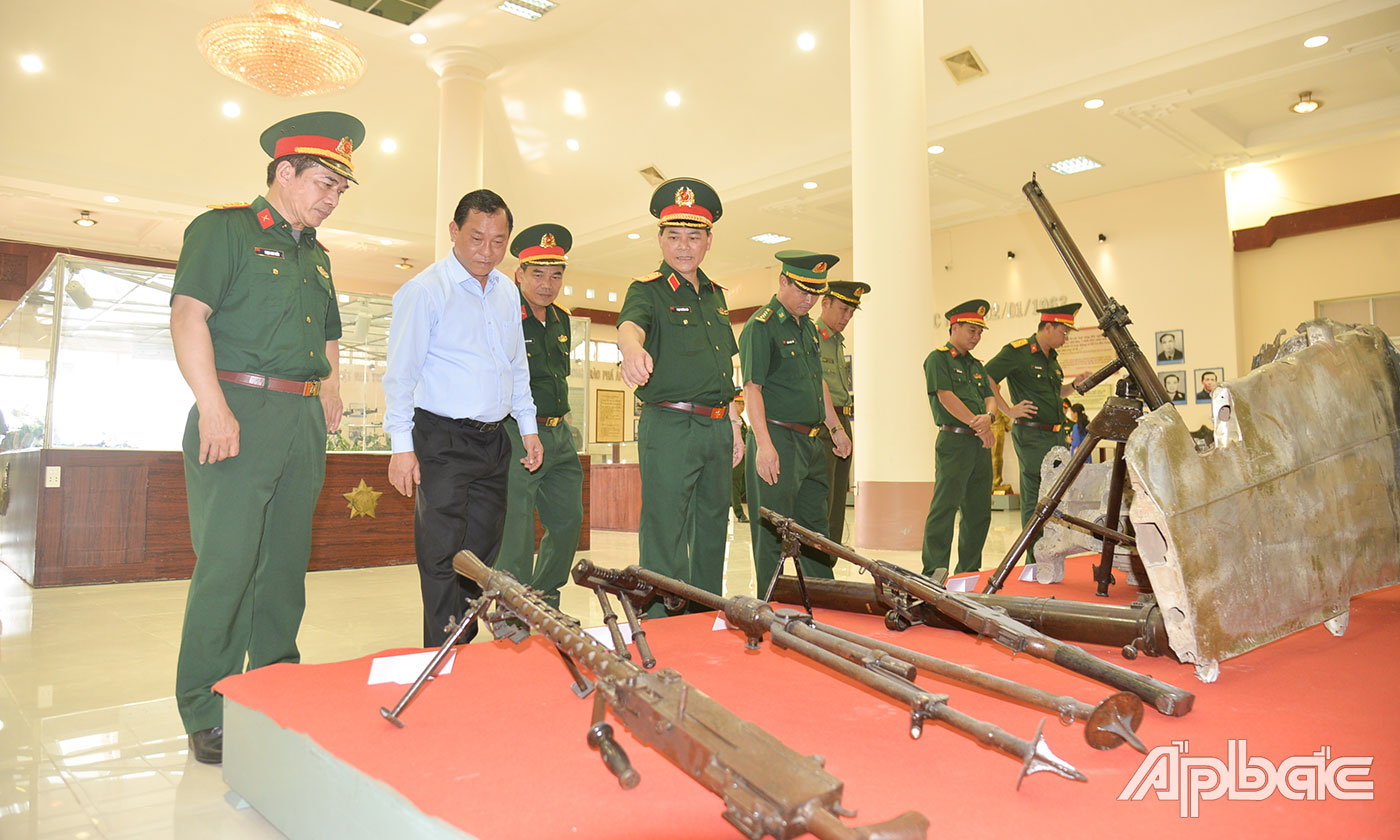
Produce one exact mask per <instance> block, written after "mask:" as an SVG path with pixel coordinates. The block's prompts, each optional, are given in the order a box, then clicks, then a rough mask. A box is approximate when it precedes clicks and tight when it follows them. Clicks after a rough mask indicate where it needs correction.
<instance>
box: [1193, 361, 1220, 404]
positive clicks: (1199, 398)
mask: <svg viewBox="0 0 1400 840" xmlns="http://www.w3.org/2000/svg"><path fill="white" fill-rule="evenodd" d="M1224 381H1225V368H1223V367H1212V368H1196V369H1195V370H1194V371H1192V373H1191V382H1192V385H1191V387H1192V389H1193V390H1194V391H1195V392H1196V402H1198V403H1208V402H1210V398H1211V393H1212V392H1213V391H1214V390H1215V386H1216V385H1219V384H1220V383H1221V382H1224Z"/></svg>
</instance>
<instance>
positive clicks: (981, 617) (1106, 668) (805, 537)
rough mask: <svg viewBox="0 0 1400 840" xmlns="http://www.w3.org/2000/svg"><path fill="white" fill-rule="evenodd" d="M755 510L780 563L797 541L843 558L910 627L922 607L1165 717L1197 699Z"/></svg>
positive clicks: (914, 574) (1186, 709) (1184, 709)
mask: <svg viewBox="0 0 1400 840" xmlns="http://www.w3.org/2000/svg"><path fill="white" fill-rule="evenodd" d="M758 512H759V514H760V515H761V516H763V517H764V518H765V519H767V520H768V521H769V522H771V523H773V526H774V527H775V528H777V529H778V535H779V537H781V538H782V544H783V546H784V549H783V550H784V552H785V553H784V556H783V561H784V562H785V561H786V560H787V559H788V558H789V557H791V558H792V559H793V562H794V564H796V551H795V549H790V548H789V547H788V546H790V545H794V544H801V543H805V544H806V545H809V546H811V547H813V548H815V549H817V550H818V551H824V552H826V553H827V554H829V555H831V556H832V557H840V558H842V559H844V560H847V561H849V562H851V563H853V564H855V565H856V566H859V567H860V568H862V569H864V570H865V571H867V572H869V573H870V576H871V577H872V578H874V579H875V584H876V591H877V592H878V593H879V598H880V600H881V601H882V602H884V603H886V604H889V605H890V606H891V608H892V609H893V610H895V611H896V612H897V613H899V615H901V616H902V617H904V619H905V620H907V621H909V622H910V623H911V624H912V623H914V622H915V620H916V618H917V616H916V615H915V614H914V610H913V609H911V607H912V605H914V604H919V603H921V604H926V605H928V606H930V607H932V608H933V609H935V610H937V611H938V612H939V614H941V615H943V616H944V617H946V618H948V619H949V620H951V621H953V622H954V623H955V624H957V625H959V626H961V627H965V628H967V629H968V630H971V631H972V632H974V633H976V634H977V635H978V636H985V637H987V638H990V639H991V640H992V641H994V642H996V643H997V644H999V645H1001V646H1003V647H1005V648H1008V649H1010V650H1011V651H1012V652H1013V653H1020V652H1022V651H1024V652H1026V653H1029V654H1030V655H1031V656H1034V657H1036V658H1037V659H1044V660H1046V661H1049V662H1054V663H1056V664H1058V665H1062V666H1064V667H1065V668H1068V669H1070V670H1071V671H1074V672H1075V673H1078V674H1082V675H1084V676H1086V677H1089V678H1090V679H1094V680H1098V681H1099V682H1101V683H1104V684H1105V685H1109V686H1112V687H1113V688H1116V689H1119V690H1120V691H1130V692H1132V693H1133V694H1136V695H1137V696H1138V697H1140V698H1142V700H1143V702H1145V703H1148V704H1150V705H1151V706H1152V707H1153V708H1155V709H1156V710H1157V711H1159V712H1161V713H1162V714H1164V715H1173V716H1180V715H1184V714H1186V713H1187V712H1189V711H1191V705H1192V704H1193V703H1194V702H1195V700H1196V696H1195V695H1194V694H1192V693H1191V692H1189V691H1184V690H1182V689H1180V688H1177V687H1175V686H1172V685H1167V684H1166V683H1163V682H1159V681H1157V680H1154V679H1152V678H1151V677H1146V676H1143V675H1142V674H1138V673H1135V672H1133V671H1129V670H1128V669H1127V668H1124V667H1122V666H1120V665H1115V664H1113V663H1111V662H1106V661H1104V660H1102V659H1100V658H1098V657H1097V656H1094V655H1092V654H1090V653H1089V652H1088V651H1086V650H1084V649H1083V648H1081V647H1079V646H1077V645H1072V644H1069V643H1068V642H1062V641H1060V640H1058V639H1052V638H1050V637H1049V636H1047V635H1045V634H1044V633H1041V632H1039V631H1037V630H1035V629H1033V628H1031V627H1028V626H1027V625H1025V624H1022V623H1021V622H1019V621H1016V620H1014V619H1012V618H1011V617H1009V616H1008V615H1007V614H1006V612H1005V611H1004V610H1000V609H997V608H995V607H991V606H988V605H987V604H985V603H981V602H979V601H976V600H974V599H972V598H969V597H968V596H967V595H965V594H963V593H961V592H951V591H949V590H948V589H946V588H945V587H944V586H943V585H942V584H941V583H939V582H938V581H936V580H933V579H931V578H928V577H925V576H923V575H921V574H919V573H918V572H912V571H910V570H908V569H905V568H903V567H901V566H896V565H894V564H892V563H886V562H883V561H881V560H871V559H869V558H867V557H862V556H861V555H859V554H857V553H855V552H854V551H852V550H851V549H849V548H847V547H846V546H844V545H841V544H840V543H837V542H832V541H831V540H829V539H827V538H826V537H824V536H822V535H821V534H818V533H817V532H815V531H812V530H810V529H807V528H804V527H802V526H801V525H798V524H797V523H796V522H794V521H793V520H792V519H790V518H788V517H786V516H783V515H781V514H777V513H774V512H773V511H771V510H769V509H768V508H766V507H760V508H759V509H758Z"/></svg>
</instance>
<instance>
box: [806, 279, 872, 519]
mask: <svg viewBox="0 0 1400 840" xmlns="http://www.w3.org/2000/svg"><path fill="white" fill-rule="evenodd" d="M869 291H870V284H869V283H857V282H855V281H854V280H832V281H830V282H828V283H827V289H826V296H825V297H823V298H822V314H821V321H820V322H819V323H818V324H817V336H818V338H819V340H820V341H819V344H820V347H821V353H822V381H823V382H825V383H826V389H827V391H828V392H829V393H830V394H831V406H832V408H834V409H836V417H837V418H838V419H839V420H840V421H841V428H842V429H845V430H846V439H847V440H850V441H854V440H855V439H856V438H855V432H854V431H853V426H852V424H853V423H854V422H855V415H856V411H855V403H854V402H853V401H852V395H851V371H850V369H849V368H847V367H846V337H845V335H844V331H845V329H846V325H847V324H849V323H850V322H851V318H852V317H853V316H854V315H855V314H856V310H857V309H859V308H860V298H861V296H862V295H864V294H867V293H868V292H869ZM821 433H822V434H821V438H822V442H823V443H825V444H826V483H827V486H828V488H829V492H830V496H831V499H830V502H829V509H828V514H827V532H826V535H827V536H828V537H830V538H831V539H832V540H833V541H834V542H841V541H842V538H843V537H844V536H845V533H846V491H847V489H848V488H849V487H850V486H851V464H852V462H853V461H854V460H855V458H854V455H847V456H846V457H844V458H843V457H841V456H840V455H837V454H836V448H835V443H834V442H833V441H832V440H831V432H830V430H828V429H827V428H826V427H825V426H823V427H822V429H821Z"/></svg>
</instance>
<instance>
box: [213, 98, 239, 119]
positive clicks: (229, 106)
mask: <svg viewBox="0 0 1400 840" xmlns="http://www.w3.org/2000/svg"><path fill="white" fill-rule="evenodd" d="M219 110H221V111H223V112H224V116H226V117H228V118H229V119H233V118H234V117H236V116H238V115H239V114H241V113H243V108H242V107H240V106H239V104H238V103H237V102H234V101H232V100H230V101H228V102H225V103H224V104H223V107H222V108H220V109H219Z"/></svg>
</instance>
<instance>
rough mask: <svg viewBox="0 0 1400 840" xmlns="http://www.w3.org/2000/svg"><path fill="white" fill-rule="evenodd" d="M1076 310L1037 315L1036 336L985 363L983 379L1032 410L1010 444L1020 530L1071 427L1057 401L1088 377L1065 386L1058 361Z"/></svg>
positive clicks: (1031, 555)
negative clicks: (1045, 467)
mask: <svg viewBox="0 0 1400 840" xmlns="http://www.w3.org/2000/svg"><path fill="white" fill-rule="evenodd" d="M1080 306H1081V304H1078V303H1067V304H1065V305H1064V306H1051V307H1048V308H1046V309H1039V310H1036V311H1037V312H1039V313H1040V325H1039V326H1038V327H1036V331H1035V335H1033V336H1031V337H1030V338H1018V339H1016V340H1015V341H1013V342H1011V343H1010V344H1007V345H1006V346H1004V347H1002V348H1001V351H1000V352H999V353H997V354H996V355H995V356H993V357H992V360H991V361H989V362H987V375H988V376H990V377H992V379H994V380H996V381H997V382H1001V381H1003V380H1004V381H1006V383H1007V385H1008V386H1009V387H1010V389H1011V399H1013V400H1016V401H1017V402H1023V401H1024V402H1030V403H1031V404H1032V405H1033V406H1034V408H1033V409H1032V411H1031V412H1030V414H1029V415H1028V416H1026V417H1018V418H1014V419H1013V420H1012V426H1011V442H1012V443H1013V444H1014V445H1015V446H1016V459H1017V460H1018V461H1019V462H1020V464H1021V488H1020V492H1021V527H1022V528H1024V527H1025V526H1026V523H1027V522H1030V521H1031V517H1033V516H1035V506H1036V504H1037V503H1038V502H1039V500H1040V465H1041V462H1042V461H1044V460H1045V456H1046V454H1048V453H1049V452H1050V450H1051V449H1052V448H1054V447H1056V446H1064V445H1065V430H1066V429H1068V428H1069V426H1068V425H1067V424H1066V421H1065V416H1064V404H1063V402H1062V401H1061V400H1062V399H1063V398H1064V397H1067V396H1069V395H1070V393H1071V392H1073V391H1074V386H1075V385H1077V384H1078V383H1080V382H1083V381H1084V380H1085V379H1086V378H1087V377H1088V376H1089V373H1088V372H1085V373H1081V374H1079V375H1078V376H1076V377H1075V379H1074V381H1073V382H1065V381H1064V378H1065V377H1064V371H1062V370H1061V369H1060V363H1059V361H1058V360H1057V358H1056V357H1057V356H1058V355H1059V354H1058V352H1057V351H1058V350H1059V348H1060V347H1062V346H1064V343H1065V340H1066V339H1067V338H1068V337H1069V333H1070V330H1073V329H1075V326H1074V316H1075V313H1077V312H1078V311H1079V307H1080ZM1039 541H1040V538H1039V537H1037V538H1036V540H1035V542H1033V543H1031V545H1030V548H1029V549H1028V550H1027V552H1026V553H1027V555H1028V556H1027V557H1026V563H1027V564H1030V563H1034V562H1035V544H1036V543H1037V542H1039Z"/></svg>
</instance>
